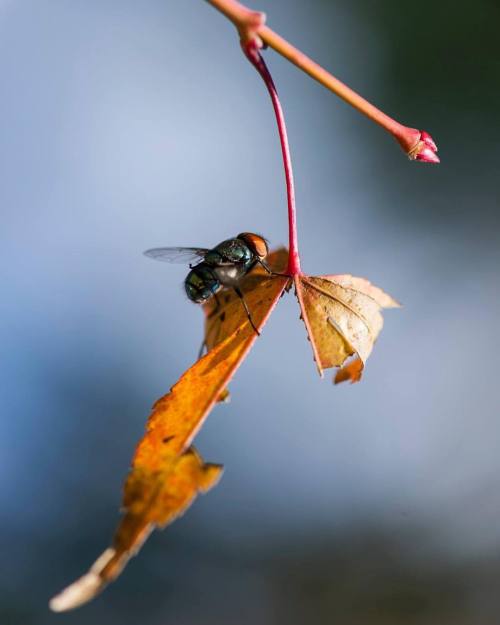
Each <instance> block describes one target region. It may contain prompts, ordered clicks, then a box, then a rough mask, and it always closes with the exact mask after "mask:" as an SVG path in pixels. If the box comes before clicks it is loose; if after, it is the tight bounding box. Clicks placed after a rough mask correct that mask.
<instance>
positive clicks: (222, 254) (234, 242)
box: [204, 238, 253, 267]
mask: <svg viewBox="0 0 500 625" xmlns="http://www.w3.org/2000/svg"><path fill="white" fill-rule="evenodd" d="M252 260H253V253H252V250H251V249H250V248H249V247H248V245H247V244H246V243H245V242H244V241H243V240H241V239H238V238H236V239H227V240H226V241H222V243H219V245H217V246H216V247H214V248H213V249H212V250H210V251H209V252H207V253H206V254H205V259H204V261H205V262H206V263H207V264H209V265H211V266H212V267H219V266H220V265H227V264H232V263H235V264H238V265H239V264H243V265H246V264H248V263H250V262H252Z"/></svg>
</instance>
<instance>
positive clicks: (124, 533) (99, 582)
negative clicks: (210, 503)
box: [50, 447, 222, 612]
mask: <svg viewBox="0 0 500 625" xmlns="http://www.w3.org/2000/svg"><path fill="white" fill-rule="evenodd" d="M221 473H222V467H221V466H219V465H216V464H205V463H204V462H203V460H202V459H201V457H200V456H199V455H198V453H197V452H196V451H195V449H194V447H191V448H190V449H189V450H188V451H186V452H184V453H183V454H181V455H180V456H178V457H177V458H174V459H173V460H171V461H169V462H168V463H167V464H166V465H165V467H164V468H163V470H161V471H158V472H156V473H152V472H150V471H148V470H141V471H137V470H136V471H132V472H131V473H130V476H129V478H128V480H127V484H126V489H125V498H124V507H125V508H126V514H125V516H124V517H123V519H122V520H121V522H120V524H119V526H118V529H117V531H116V534H115V537H114V540H113V546H112V547H108V549H106V550H105V551H104V553H102V554H101V555H100V556H99V558H98V559H97V560H96V561H95V562H94V564H93V565H92V566H91V568H90V570H89V571H88V572H87V573H86V574H85V575H83V576H82V577H80V578H79V579H77V580H76V582H74V583H73V584H71V585H70V586H68V587H67V588H65V589H64V590H63V591H62V592H61V593H60V594H59V595H57V596H56V597H54V598H53V599H52V600H51V602H50V607H51V608H52V610H54V611H56V612H62V611H64V610H70V609H72V608H76V607H78V606H80V605H82V604H83V603H86V602H87V601H90V600H91V599H93V598H94V597H95V596H96V595H97V594H98V593H99V592H101V590H103V588H104V587H105V586H106V585H107V584H109V582H112V581H113V580H114V579H116V578H117V577H118V575H119V574H120V573H121V572H122V570H123V568H124V567H125V565H126V564H127V562H128V561H129V560H130V558H131V557H132V556H134V555H135V554H136V553H137V551H138V550H139V549H140V548H141V546H142V544H143V542H144V541H145V540H146V538H147V537H148V536H149V534H150V533H151V532H152V530H153V529H154V528H155V527H156V526H159V527H164V526H165V525H167V524H168V523H171V522H172V521H173V520H174V519H176V518H177V517H178V516H180V515H181V514H182V513H183V512H184V511H185V510H186V509H187V508H188V507H189V506H190V505H191V503H192V502H193V500H194V498H195V497H196V495H197V494H198V493H199V492H203V493H204V492H206V491H208V490H209V489H210V488H212V486H215V484H216V483H217V481H218V480H219V478H220V476H221Z"/></svg>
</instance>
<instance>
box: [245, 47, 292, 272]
mask: <svg viewBox="0 0 500 625" xmlns="http://www.w3.org/2000/svg"><path fill="white" fill-rule="evenodd" d="M242 48H243V51H244V53H245V55H246V57H247V58H248V60H249V61H250V63H252V65H253V66H254V67H255V69H256V70H257V71H258V72H259V74H260V75H261V77H262V79H263V81H264V83H265V85H266V87H267V90H268V91H269V95H270V96H271V101H272V103H273V108H274V113H275V115H276V123H277V124H278V133H279V137H280V144H281V153H282V155H283V167H284V169H285V180H286V194H287V204H288V241H289V248H288V269H287V274H289V275H290V276H296V275H301V274H302V271H301V269H300V256H299V249H298V240H297V215H296V209H295V186H294V182H293V170H292V158H291V156H290V147H289V145H288V135H287V131H286V123H285V116H284V114H283V109H282V107H281V103H280V100H279V97H278V92H277V90H276V86H275V84H274V81H273V79H272V76H271V74H270V72H269V70H268V68H267V65H266V64H265V62H264V59H263V58H262V56H261V54H260V52H259V48H258V46H257V44H256V42H255V41H253V40H250V41H248V42H247V43H243V42H242Z"/></svg>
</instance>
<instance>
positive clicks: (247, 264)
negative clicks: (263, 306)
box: [144, 232, 273, 335]
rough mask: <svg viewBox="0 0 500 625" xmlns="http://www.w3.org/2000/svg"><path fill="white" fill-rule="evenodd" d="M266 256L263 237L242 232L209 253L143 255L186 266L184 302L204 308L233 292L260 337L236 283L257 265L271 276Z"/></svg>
mask: <svg viewBox="0 0 500 625" xmlns="http://www.w3.org/2000/svg"><path fill="white" fill-rule="evenodd" d="M268 252H269V249H268V246H267V241H266V240H265V239H264V237H261V236H260V235H258V234H253V233H252V232H242V233H241V234H239V235H238V236H237V237H235V238H234V239H227V240H226V241H222V243H219V244H218V245H216V246H215V247H214V248H212V249H206V248H203V247H156V248H153V249H151V250H147V251H146V252H144V254H145V255H146V256H149V257H150V258H154V259H155V260H161V261H164V262H167V263H184V262H185V263H189V267H190V269H191V271H190V272H189V273H188V275H187V276H186V279H185V280H184V288H185V289H186V294H187V296H188V298H189V299H190V300H191V301H192V302H195V303H196V304H204V303H205V302H207V301H208V300H209V299H210V298H211V297H215V299H216V300H217V292H218V291H220V290H221V289H222V288H231V289H233V290H234V291H235V293H236V295H237V296H238V297H239V298H240V300H241V303H242V304H243V308H244V309H245V313H246V315H247V317H248V320H249V322H250V324H251V326H252V328H253V329H254V330H255V332H256V334H258V335H260V332H259V331H258V329H257V327H256V326H255V324H254V322H253V319H252V315H251V313H250V310H249V309H248V305H247V303H246V300H245V297H244V295H243V293H242V292H241V289H240V283H241V280H242V279H243V278H244V277H245V276H246V275H247V273H248V272H249V271H251V270H252V269H253V268H254V267H255V266H256V265H261V266H262V267H263V268H264V269H265V270H266V271H267V272H268V273H269V274H272V273H273V272H272V271H271V269H270V268H269V267H268V266H267V264H266V262H265V258H266V256H267V254H268ZM196 261H198V262H196ZM217 303H219V302H218V300H217Z"/></svg>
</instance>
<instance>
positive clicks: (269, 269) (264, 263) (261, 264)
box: [257, 259, 290, 278]
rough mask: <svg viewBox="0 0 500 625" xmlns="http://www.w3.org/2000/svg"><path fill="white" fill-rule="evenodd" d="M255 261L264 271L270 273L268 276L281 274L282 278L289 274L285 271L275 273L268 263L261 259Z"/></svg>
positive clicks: (287, 276)
mask: <svg viewBox="0 0 500 625" xmlns="http://www.w3.org/2000/svg"><path fill="white" fill-rule="evenodd" d="M257 262H258V263H259V265H260V266H261V267H263V268H264V269H265V270H266V272H267V273H268V274H269V275H270V276H281V277H282V278H289V277H290V276H289V275H288V274H287V273H277V272H276V271H273V270H272V269H271V267H269V265H268V264H267V263H266V262H264V261H263V260H260V259H258V260H257Z"/></svg>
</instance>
